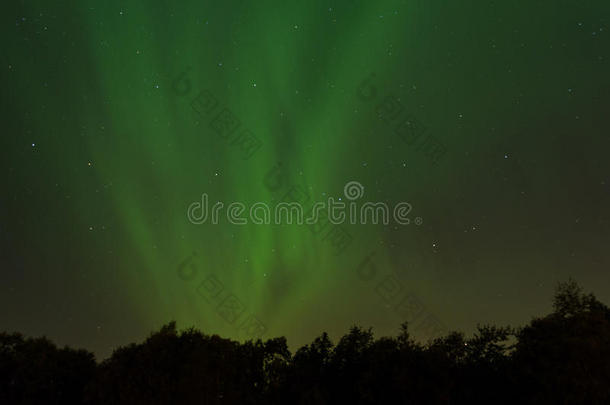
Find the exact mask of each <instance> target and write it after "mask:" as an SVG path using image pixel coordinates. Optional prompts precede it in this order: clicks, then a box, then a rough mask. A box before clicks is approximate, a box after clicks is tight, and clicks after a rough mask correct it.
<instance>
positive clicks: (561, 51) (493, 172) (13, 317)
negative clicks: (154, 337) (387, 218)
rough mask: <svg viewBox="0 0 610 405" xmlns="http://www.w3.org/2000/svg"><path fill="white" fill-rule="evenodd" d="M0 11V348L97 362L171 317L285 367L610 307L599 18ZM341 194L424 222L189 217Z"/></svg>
mask: <svg viewBox="0 0 610 405" xmlns="http://www.w3.org/2000/svg"><path fill="white" fill-rule="evenodd" d="M5 3H6V4H5ZM5 3H3V5H2V6H1V9H2V12H1V16H2V39H1V41H2V64H1V66H0V75H1V76H0V77H1V80H2V97H1V100H2V118H3V119H2V127H1V128H2V129H1V132H2V135H1V136H0V139H1V142H2V144H1V150H0V156H1V159H0V165H1V166H0V169H1V173H2V174H1V176H0V179H1V181H2V193H1V194H0V195H1V198H0V213H1V217H0V219H1V222H0V238H1V241H2V243H1V246H2V247H1V250H0V267H1V271H0V303H1V305H2V308H3V310H2V315H1V316H0V329H2V330H20V331H22V332H24V333H26V334H30V335H43V334H44V335H47V336H49V337H50V338H52V339H53V340H55V341H56V342H58V343H59V344H70V345H72V346H79V347H85V348H88V349H90V350H93V351H95V352H96V354H97V355H98V357H100V358H104V357H107V356H108V355H109V354H110V353H111V351H112V349H113V348H115V347H117V346H118V345H121V344H126V343H128V342H131V341H134V340H140V339H142V338H144V337H145V336H146V335H147V334H148V333H149V332H150V331H151V330H153V329H156V328H158V327H159V326H160V325H162V324H164V323H166V322H168V321H169V320H172V319H174V320H176V321H177V323H178V325H179V327H181V328H183V327H188V326H195V327H197V328H199V329H201V330H202V331H204V332H206V333H218V334H220V335H221V336H225V337H231V338H235V339H246V338H249V337H252V336H251V335H253V334H256V333H263V335H262V336H263V337H264V338H268V337H274V336H280V335H284V336H286V337H287V338H288V341H289V342H290V343H291V345H293V346H294V347H296V346H299V345H301V344H304V343H306V342H309V341H311V340H312V339H313V338H314V337H315V336H318V335H319V334H320V333H321V332H322V331H327V332H329V334H330V335H331V337H336V336H339V335H341V334H343V333H344V332H345V331H346V330H347V329H348V328H349V327H350V326H351V325H353V324H360V325H363V326H365V327H368V326H372V327H373V328H374V331H375V333H376V334H377V335H389V334H395V332H396V331H397V330H398V327H399V325H400V323H401V322H403V321H404V320H407V319H405V318H409V317H412V318H413V319H409V320H410V321H411V320H412V321H413V322H412V324H413V327H414V334H415V335H416V336H417V337H419V338H420V339H426V338H427V337H429V333H431V332H430V330H431V329H430V328H429V325H430V324H431V323H432V324H434V325H435V327H437V328H439V329H451V330H455V329H457V330H463V331H465V332H466V333H469V332H471V331H472V330H473V328H474V327H475V326H476V324H477V323H479V322H480V323H484V322H496V323H498V324H520V323H523V322H525V321H528V320H529V319H530V318H531V317H532V316H535V315H537V314H541V313H544V312H546V311H547V310H548V307H549V305H550V304H549V302H550V300H549V297H550V296H551V295H552V290H553V287H554V285H555V283H556V282H557V281H560V280H565V279H566V278H567V277H568V276H570V275H571V276H573V277H574V278H576V279H577V280H578V281H579V282H580V283H581V284H582V285H583V287H584V289H585V290H587V291H589V290H591V291H593V292H594V293H595V294H596V296H597V297H598V298H599V299H600V300H601V301H603V302H608V301H609V300H610V273H609V272H608V270H609V268H610V266H609V265H610V254H609V253H608V252H609V250H608V242H609V241H610V239H609V217H608V212H607V207H609V206H610V159H609V158H608V153H609V149H608V147H609V146H610V141H609V139H608V134H609V133H610V118H609V116H608V107H609V106H610V75H609V74H608V72H609V71H610V69H609V62H610V60H609V58H610V54H609V51H610V40H609V37H608V35H609V34H610V27H609V26H608V19H609V18H610V4H609V3H608V2H607V1H601V0H594V1H589V2H575V1H563V0H561V1H549V0H544V1H541V2H534V3H532V2H482V1H478V2H475V1H467V2H463V1H461V2H453V3H451V2H449V3H447V2H434V1H432V2H425V1H410V0H405V1H390V0H383V1H369V2H367V1H362V0H354V1H330V2H328V1H324V2H323V1H317V0H315V1H301V2H293V1H286V2H281V1H264V2H237V1H233V0H231V1H223V2H211V1H183V2H169V1H152V2H134V1H128V2H118V1H114V0H110V1H105V2H95V1H79V2H77V1H66V2H60V3H59V4H54V3H53V2H45V1H11V2H5ZM219 114H225V115H223V116H220V117H219ZM227 116H229V117H230V119H229V122H227V121H226V120H225V121H223V122H221V123H219V120H223V119H224V118H226V117H227ZM223 117H224V118H223ZM350 181H357V182H358V183H360V184H362V186H363V187H364V195H363V201H364V200H366V201H383V202H386V203H387V204H388V205H391V206H394V205H395V204H397V203H399V202H401V201H406V202H408V203H409V204H411V205H412V211H411V212H410V219H411V223H410V224H409V225H404V226H401V225H396V224H389V225H383V224H371V223H368V224H349V223H345V224H342V225H340V226H334V227H333V226H331V227H329V228H324V229H321V227H319V228H316V227H311V226H308V225H296V224H292V225H288V224H269V225H256V224H252V223H249V224H246V225H233V224H229V223H227V222H226V221H220V222H219V223H218V224H210V223H204V224H200V225H194V224H193V223H191V222H190V221H189V220H188V218H187V208H188V207H189V205H190V204H191V203H192V202H193V201H198V200H200V199H201V196H202V194H203V193H206V194H207V195H208V196H209V198H210V201H224V202H226V203H230V202H234V201H238V202H242V203H244V204H245V205H247V206H251V205H253V204H255V203H257V202H263V203H268V204H274V203H277V202H279V201H286V200H287V199H289V200H293V201H303V202H307V204H309V205H311V203H313V202H315V201H322V200H326V199H327V198H329V197H333V198H336V199H338V198H343V197H344V186H345V184H346V183H348V182H350ZM416 218H419V219H418V220H417V223H416ZM331 228H332V229H331ZM339 233H340V234H341V235H343V238H344V239H343V241H340V240H339V241H338V239H337V234H339ZM346 235H347V236H346ZM345 238H347V239H345ZM253 325H254V327H253ZM433 329H434V328H433ZM254 331H257V332H256V333H255V332H254Z"/></svg>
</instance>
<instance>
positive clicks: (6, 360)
mask: <svg viewBox="0 0 610 405" xmlns="http://www.w3.org/2000/svg"><path fill="white" fill-rule="evenodd" d="M187 403H188V404H190V403H201V404H278V405H280V404H281V405H284V404H290V403H294V404H308V405H313V404H337V403H339V404H343V403H346V404H355V405H358V404H363V405H364V404H366V405H368V404H371V405H372V404H472V403H494V404H511V405H512V404H515V403H519V404H607V403H610V309H609V308H608V307H607V306H606V305H604V304H603V303H602V302H600V301H598V300H597V299H596V298H595V296H593V295H592V294H584V293H583V291H582V289H581V288H580V287H579V286H578V284H577V283H576V282H575V281H573V280H571V279H570V280H568V281H567V282H565V283H560V284H559V285H558V287H557V289H556V292H555V296H554V300H553V312H552V313H550V314H548V315H546V316H544V317H539V318H534V319H532V321H531V322H529V323H528V324H527V325H525V326H524V327H522V328H517V329H515V328H511V327H508V326H502V327H499V326H494V325H479V326H478V327H477V330H476V332H475V333H474V334H473V336H471V337H469V338H467V337H465V336H464V334H463V333H461V332H450V333H448V334H447V335H446V336H443V337H439V338H436V339H434V340H431V341H429V342H427V343H419V342H416V341H414V340H413V339H412V338H411V336H410V333H409V325H408V324H407V323H403V324H402V325H401V326H400V330H399V333H398V335H397V336H396V337H381V338H377V339H376V338H375V337H374V335H373V332H372V330H371V329H363V328H361V327H359V326H353V327H352V328H351V329H350V330H349V331H348V333H347V334H346V335H344V336H343V337H341V338H340V339H339V341H338V342H337V344H336V345H334V344H333V342H332V341H331V339H330V337H329V336H328V334H326V333H322V334H321V335H320V336H319V337H317V338H315V339H314V341H313V342H312V343H310V344H308V345H305V346H303V347H301V348H300V349H298V350H297V351H296V352H295V353H294V355H292V354H291V353H290V351H289V350H288V344H287V342H286V339H285V338H283V337H279V338H274V339H268V340H266V341H262V340H260V339H259V340H256V341H253V340H250V341H246V342H241V343H240V342H236V341H233V340H230V339H224V338H221V337H220V336H218V335H206V334H203V333H202V332H200V331H198V330H196V329H194V328H189V329H186V330H183V331H178V330H177V327H176V323H175V322H170V323H168V324H167V325H163V326H162V327H161V328H160V329H159V331H157V332H155V333H152V334H151V335H150V336H149V337H148V338H147V339H146V340H145V341H144V342H142V343H137V344H136V343H132V344H130V345H127V346H124V347H119V348H117V349H116V350H115V351H114V352H113V354H112V356H111V357H110V358H108V359H106V360H104V361H102V362H101V363H99V364H96V362H95V359H94V357H93V355H92V354H91V353H89V352H87V351H84V350H74V349H70V348H63V349H58V348H57V347H56V346H55V345H54V344H53V343H51V342H50V341H49V340H48V339H46V338H44V337H42V338H25V337H23V336H22V335H21V334H19V333H12V334H8V333H0V404H62V405H63V404H87V405H98V404H99V405H101V404H104V405H106V404H116V405H122V404H129V405H138V404H146V405H155V404H187Z"/></svg>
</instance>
